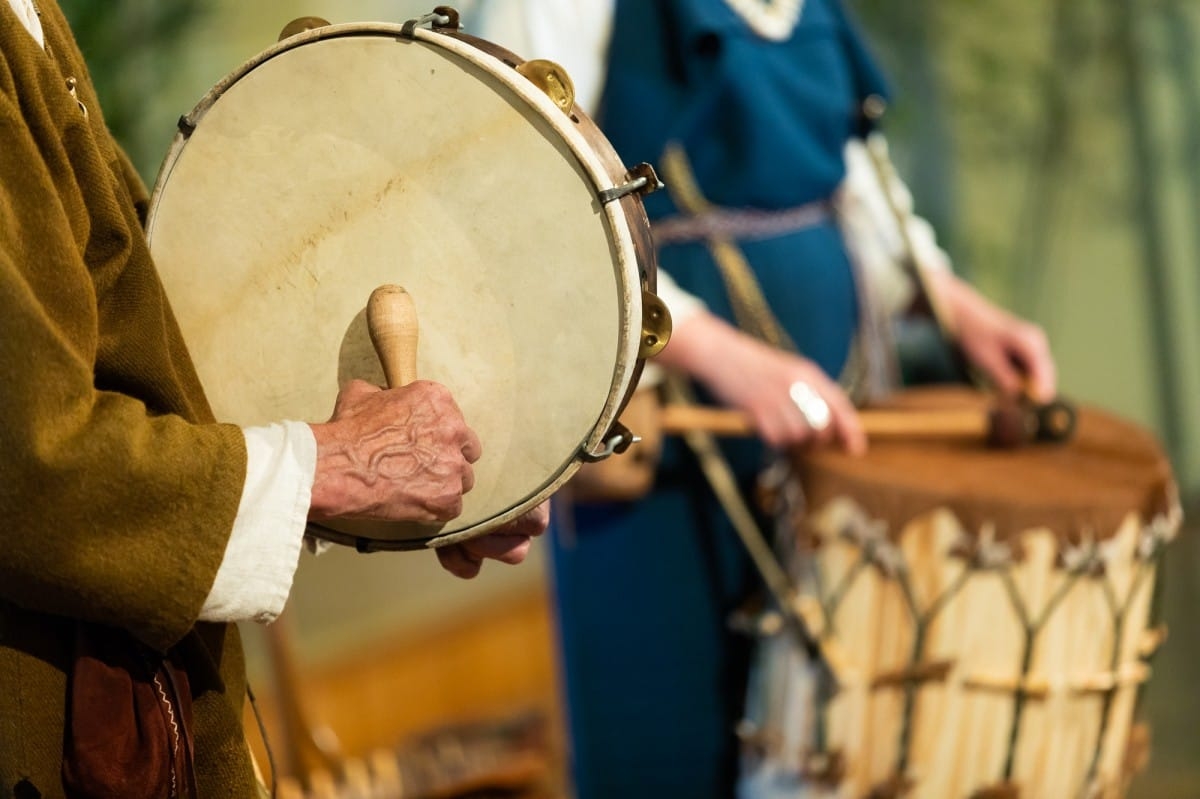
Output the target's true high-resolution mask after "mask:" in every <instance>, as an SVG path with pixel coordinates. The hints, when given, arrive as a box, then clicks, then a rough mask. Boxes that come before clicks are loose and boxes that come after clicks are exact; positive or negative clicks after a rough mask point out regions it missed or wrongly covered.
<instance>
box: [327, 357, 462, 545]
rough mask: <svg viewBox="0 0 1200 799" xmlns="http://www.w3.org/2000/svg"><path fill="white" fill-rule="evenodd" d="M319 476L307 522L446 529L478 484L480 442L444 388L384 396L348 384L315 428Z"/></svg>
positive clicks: (412, 388) (423, 386) (428, 386)
mask: <svg viewBox="0 0 1200 799" xmlns="http://www.w3.org/2000/svg"><path fill="white" fill-rule="evenodd" d="M311 427H312V430H313V435H314V437H315V438H316V440H317V470H316V476H315V479H314V481H313V490H312V501H311V507H310V510H309V516H310V518H313V519H329V518H334V517H347V518H357V519H376V520H379V521H397V522H446V521H450V520H451V519H453V518H455V517H456V516H458V515H459V514H460V513H462V507H463V494H465V493H466V492H467V491H470V490H471V487H472V486H474V484H475V474H474V471H473V470H472V468H471V464H472V463H474V462H475V461H477V460H479V456H480V454H481V452H482V447H481V446H480V443H479V437H478V436H476V435H475V432H474V431H473V430H471V428H470V427H468V426H467V423H466V421H464V419H463V416H462V412H461V411H460V410H459V408H458V405H457V404H456V403H455V402H454V398H453V397H451V396H450V391H449V390H448V389H447V388H446V387H445V386H443V385H441V384H439V383H433V382H430V381H428V380H417V381H415V382H412V383H409V384H408V385H405V386H402V387H400V388H391V389H380V388H379V387H377V386H372V385H370V384H369V383H365V382H363V381H361V380H355V381H351V382H350V383H349V384H348V385H347V386H346V387H345V388H343V389H342V390H341V391H340V392H339V393H338V397H337V402H336V404H335V406H334V410H333V416H332V418H330V420H329V421H328V422H326V423H324V424H313V425H311Z"/></svg>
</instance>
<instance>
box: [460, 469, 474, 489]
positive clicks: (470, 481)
mask: <svg viewBox="0 0 1200 799" xmlns="http://www.w3.org/2000/svg"><path fill="white" fill-rule="evenodd" d="M474 487H475V470H474V469H472V468H471V465H470V464H469V463H468V464H465V465H463V476H462V492H463V493H464V494H465V493H467V492H468V491H470V490H471V489H472V488H474Z"/></svg>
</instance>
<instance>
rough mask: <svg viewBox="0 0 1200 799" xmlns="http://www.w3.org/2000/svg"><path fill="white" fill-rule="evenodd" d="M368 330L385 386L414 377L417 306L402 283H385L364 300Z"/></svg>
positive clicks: (415, 370)
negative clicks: (381, 368)
mask: <svg viewBox="0 0 1200 799" xmlns="http://www.w3.org/2000/svg"><path fill="white" fill-rule="evenodd" d="M367 330H368V332H369V333H370V335H371V343H372V344H374V345H375V352H376V354H378V355H379V362H380V363H381V364H383V374H384V377H386V378H387V384H388V388H396V387H397V386H403V385H406V384H408V383H411V382H412V381H414V380H416V379H417V334H418V325H417V308H416V306H415V305H414V304H413V299H412V295H411V294H409V293H408V292H407V291H405V290H404V289H403V288H402V287H401V286H395V285H384V286H380V287H379V288H377V289H375V290H374V291H372V292H371V296H370V298H369V299H368V300H367Z"/></svg>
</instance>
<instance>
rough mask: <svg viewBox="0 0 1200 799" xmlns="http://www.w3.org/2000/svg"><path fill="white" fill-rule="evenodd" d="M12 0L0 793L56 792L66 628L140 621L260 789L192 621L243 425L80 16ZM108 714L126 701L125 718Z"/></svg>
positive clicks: (2, 156) (207, 631)
mask: <svg viewBox="0 0 1200 799" xmlns="http://www.w3.org/2000/svg"><path fill="white" fill-rule="evenodd" d="M39 5H40V8H41V17H42V24H43V27H44V29H45V36H46V47H45V49H43V48H42V47H39V46H38V44H37V42H35V41H34V39H33V38H32V37H31V36H30V35H29V33H28V32H27V31H26V29H25V28H24V27H23V26H22V24H21V22H20V21H19V20H18V19H17V17H16V15H15V14H14V13H13V12H12V10H11V9H10V8H9V6H8V4H7V3H0V381H2V382H0V796H17V797H39V796H40V797H59V796H63V794H64V788H63V780H62V772H63V767H62V762H63V750H64V739H65V732H64V730H65V727H66V725H67V724H68V713H69V707H70V706H69V699H68V693H69V692H68V685H69V680H70V674H71V671H72V657H73V655H72V652H73V650H72V647H73V641H75V639H76V637H77V634H78V633H79V631H80V630H91V631H92V632H99V633H100V634H103V635H107V634H109V633H111V636H110V637H111V638H112V639H113V640H123V639H122V636H123V635H124V634H125V633H127V634H129V636H130V637H131V638H132V639H136V640H138V641H141V642H142V643H144V644H145V645H147V647H148V648H149V650H150V651H154V652H159V653H167V652H168V651H169V653H170V656H171V658H172V660H173V662H175V663H176V664H177V665H178V666H179V667H181V669H182V670H183V671H184V672H185V675H186V680H185V681H184V685H185V690H187V691H188V693H190V695H191V698H192V706H193V721H192V725H191V736H192V744H193V746H194V755H195V771H196V776H197V787H198V793H199V795H200V796H201V797H214V798H215V797H220V799H227V797H250V796H255V795H256V788H255V781H254V776H253V771H252V766H251V764H250V759H249V755H248V752H247V747H246V743H245V739H244V735H243V730H242V709H243V697H244V694H245V683H244V673H243V671H244V667H243V661H242V655H241V647H240V644H239V641H238V637H237V632H236V629H235V628H234V627H232V626H226V625H213V624H201V623H197V615H198V613H199V611H200V608H201V605H202V604H203V602H204V600H205V598H206V597H207V595H208V592H209V590H210V588H211V586H212V582H213V578H214V576H215V574H216V571H217V568H218V566H219V565H220V562H221V559H222V557H223V555H224V551H225V545H226V542H227V539H228V536H229V533H230V530H231V528H232V524H233V519H234V516H235V515H236V512H237V506H238V500H239V498H240V495H241V489H242V484H243V482H244V479H245V464H246V452H245V444H244V439H243V437H242V434H241V432H240V431H239V430H238V428H237V427H235V426H231V425H220V424H215V423H213V420H212V416H211V412H210V411H209V409H208V406H207V404H206V401H205V399H204V395H203V392H202V390H201V387H200V384H199V381H198V379H197V377H196V375H195V373H194V369H193V367H192V365H191V362H190V360H189V358H188V355H187V352H186V349H185V347H184V343H183V341H182V338H181V335H180V333H179V330H178V328H177V326H176V324H175V321H174V319H173V317H172V314H171V310H170V308H169V306H168V303H167V299H166V297H164V295H163V290H162V287H161V285H160V283H159V280H158V278H157V275H156V273H155V270H154V266H153V264H152V262H151V259H150V254H149V251H148V249H147V244H146V241H145V238H144V236H143V233H142V229H141V223H142V221H143V220H142V218H141V215H142V214H144V212H145V209H146V203H147V197H146V192H145V189H144V187H143V186H142V185H141V184H140V182H139V181H138V179H137V177H136V176H135V174H134V172H133V170H132V168H131V166H130V164H129V162H128V161H127V159H126V158H125V157H124V155H123V154H122V153H121V152H120V151H119V149H118V147H117V146H116V145H115V144H114V142H113V140H112V138H111V136H110V135H109V133H108V131H107V129H106V127H105V124H104V120H103V118H102V116H101V113H100V108H99V105H98V103H97V100H96V96H95V93H94V91H93V88H92V86H91V82H90V80H89V77H88V74H87V70H86V68H85V66H84V63H83V59H82V56H81V55H80V53H79V51H78V49H77V47H76V45H75V43H74V41H73V38H72V36H71V33H70V31H69V29H68V26H67V23H66V21H65V19H64V18H63V16H62V13H61V11H60V10H59V9H58V7H57V6H56V4H55V3H54V2H53V1H52V0H40V3H39ZM113 723H115V720H114V722H113Z"/></svg>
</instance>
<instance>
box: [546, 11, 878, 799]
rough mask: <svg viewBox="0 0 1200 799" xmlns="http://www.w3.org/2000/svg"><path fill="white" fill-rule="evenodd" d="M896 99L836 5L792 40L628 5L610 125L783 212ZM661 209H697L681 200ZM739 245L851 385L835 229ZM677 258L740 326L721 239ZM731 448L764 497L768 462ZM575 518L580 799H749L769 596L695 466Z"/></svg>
mask: <svg viewBox="0 0 1200 799" xmlns="http://www.w3.org/2000/svg"><path fill="white" fill-rule="evenodd" d="M883 93H884V87H883V82H882V79H881V76H880V75H879V73H878V71H877V70H876V68H875V66H874V65H873V63H872V62H871V60H870V58H869V57H868V56H867V54H866V52H865V50H864V48H863V45H862V43H861V42H860V40H859V39H858V37H857V34H856V33H855V32H854V30H853V29H852V28H851V27H850V25H849V24H848V22H847V20H846V17H845V15H844V13H843V11H842V9H841V8H840V7H839V6H838V5H837V3H836V0H807V3H806V5H805V8H804V14H803V17H802V19H801V22H800V24H799V25H798V27H797V28H796V30H795V32H794V34H793V36H792V37H791V39H790V40H789V41H786V42H782V43H771V42H767V41H765V40H763V39H762V38H760V37H758V36H756V35H755V34H754V33H753V32H752V31H751V30H750V29H749V28H748V27H746V25H745V24H744V23H743V22H742V21H741V19H740V18H739V17H738V16H737V15H736V14H735V13H734V12H733V11H731V10H730V9H729V8H728V7H727V6H726V5H725V4H724V3H723V2H722V0H656V1H654V2H652V1H651V0H618V3H617V14H616V19H615V24H614V30H613V41H612V47H611V51H610V65H609V68H608V75H607V81H606V86H605V93H604V97H603V101H602V107H601V112H600V114H599V115H598V119H599V122H600V124H601V126H602V128H603V129H604V131H605V133H606V134H607V135H608V137H609V138H610V140H611V141H612V143H613V145H614V146H615V147H616V149H617V151H618V153H619V154H620V155H621V157H622V158H623V160H624V161H625V162H626V163H637V162H639V161H650V162H652V163H657V162H658V161H659V159H660V156H661V155H662V153H663V151H664V149H665V148H666V146H667V145H668V143H675V144H678V145H680V146H682V148H683V149H684V151H685V152H686V153H687V155H688V158H689V160H690V161H691V164H692V167H693V169H694V172H695V176H696V179H697V182H698V184H699V187H700V190H701V192H702V193H703V194H704V195H705V197H706V199H707V200H708V201H710V202H712V203H714V204H716V205H720V206H728V207H736V208H757V209H766V210H770V209H782V208H791V207H794V206H799V205H802V204H805V203H808V202H810V201H813V200H819V199H823V198H828V197H829V196H830V195H831V194H832V193H833V192H834V190H835V189H836V187H837V186H838V184H839V183H840V182H841V181H842V179H843V177H844V174H845V167H844V164H843V158H842V150H843V147H844V145H845V143H846V140H847V139H848V138H849V137H851V136H854V135H859V134H861V133H862V132H863V127H862V126H863V121H862V116H861V113H860V108H861V105H862V100H863V98H865V97H867V96H868V95H870V94H883ZM647 211H648V213H649V215H650V217H651V219H655V218H662V217H665V216H671V215H675V214H678V213H679V209H677V208H676V207H675V206H674V203H673V201H672V198H671V197H670V196H669V194H668V192H665V191H663V192H658V193H657V194H654V195H651V196H650V197H648V198H647ZM739 246H740V247H741V249H742V251H743V252H744V254H745V255H746V257H747V259H748V261H749V263H750V264H751V266H752V268H753V270H754V272H755V275H756V277H757V278H758V281H759V282H760V285H761V286H762V289H763V293H764V294H765V296H766V297H768V298H769V301H770V303H771V305H772V309H773V311H774V313H775V315H776V316H777V317H778V319H779V320H780V322H781V323H782V325H783V327H784V328H785V329H786V331H787V332H788V333H789V335H790V336H791V338H792V340H793V341H794V342H795V343H796V345H797V346H798V348H799V349H800V350H801V351H802V352H803V353H804V354H805V355H806V356H807V357H809V358H811V359H813V360H814V361H816V362H817V363H818V364H820V366H821V367H822V368H823V369H825V370H826V371H827V372H828V373H829V374H832V375H837V374H838V373H839V372H840V370H841V369H842V366H843V364H844V362H845V360H846V357H847V354H848V351H849V348H850V343H851V339H852V337H853V334H854V331H855V328H856V324H857V318H858V307H857V292H856V290H855V287H854V280H853V275H852V270H851V268H850V264H849V261H848V259H847V254H846V251H845V247H844V245H843V242H842V239H841V236H840V233H839V231H838V229H837V227H836V225H835V224H834V223H833V222H832V221H827V222H824V223H822V224H818V225H815V226H812V227H808V228H805V229H803V230H800V231H796V232H792V233H788V234H786V235H781V236H777V237H774V238H769V239H758V240H753V241H744V242H740V243H739ZM659 257H660V265H661V267H662V268H663V269H665V270H666V271H668V272H670V274H671V275H672V276H673V277H674V278H675V279H676V280H677V281H678V282H679V283H680V285H681V286H683V287H684V288H685V289H687V290H689V291H691V292H692V293H694V294H697V295H698V296H700V297H701V298H702V299H704V300H705V301H706V302H707V303H708V305H709V308H710V309H711V310H713V311H714V312H715V313H717V314H719V315H721V316H723V317H725V318H726V319H732V318H733V317H732V312H731V309H730V303H729V300H728V298H727V297H726V295H725V291H724V289H723V283H722V280H721V276H720V273H719V271H718V269H717V267H716V265H715V264H714V262H713V260H712V258H711V257H710V255H709V252H708V250H707V248H706V247H705V246H704V245H703V244H700V243H697V244H681V245H676V246H668V247H663V248H662V249H661V251H660V253H659ZM727 452H728V453H729V454H730V456H731V458H732V460H733V462H734V464H735V466H736V469H737V471H738V473H739V476H740V477H741V479H742V480H743V481H744V483H745V485H746V486H747V488H748V487H749V485H750V483H751V482H752V480H753V477H754V475H755V473H756V471H757V470H758V468H759V466H760V465H761V463H762V452H761V448H760V447H759V446H758V445H757V444H755V443H752V442H744V443H742V444H738V445H730V446H728V447H727ZM573 516H574V518H573V519H572V520H569V521H568V522H567V523H564V524H562V525H560V526H558V527H557V528H556V529H555V531H554V535H553V536H552V541H553V553H554V554H553V566H554V582H555V591H556V595H557V600H558V609H559V624H560V632H561V638H562V657H563V671H564V674H565V676H566V686H567V700H568V712H569V725H570V732H571V740H572V747H573V758H574V762H573V770H574V777H575V780H576V785H577V791H578V799H615V797H621V799H634V798H636V797H643V796H644V797H647V798H648V799H649V797H654V798H655V799H669V798H670V797H681V798H683V797H686V799H703V798H704V797H730V796H732V795H733V790H734V788H733V785H734V779H735V775H736V757H737V746H736V740H735V737H734V734H733V730H734V726H735V724H736V722H737V720H738V718H739V717H740V714H741V710H742V699H743V695H744V687H745V683H746V678H747V668H748V662H749V651H750V642H749V641H748V640H747V639H745V638H743V637H741V636H739V635H738V634H736V633H731V632H730V631H729V629H728V625H727V621H728V617H729V615H730V613H731V612H732V611H734V610H735V609H736V608H738V607H739V606H740V605H741V604H742V603H743V602H744V601H745V600H746V599H747V597H748V596H749V595H751V594H752V593H753V592H754V591H755V590H756V589H757V587H758V581H757V579H756V576H755V574H754V573H753V571H752V569H751V568H750V564H749V561H748V558H747V557H746V556H745V554H744V552H743V550H742V548H741V545H740V544H739V543H738V540H737V538H736V536H735V535H734V533H733V532H732V530H731V529H730V527H729V525H728V523H727V522H726V521H725V519H724V517H723V515H722V512H721V510H720V507H719V506H718V505H717V504H716V502H715V500H714V499H713V497H712V495H711V491H710V490H709V489H708V488H707V486H706V484H705V483H704V481H703V478H702V477H701V476H700V474H699V471H698V469H697V467H696V466H695V464H694V462H693V459H692V458H691V456H690V454H689V453H687V452H685V451H684V450H683V448H682V447H681V446H680V445H679V444H678V443H677V442H668V446H667V448H666V451H665V452H664V459H663V465H662V468H661V470H660V473H659V475H658V478H657V480H656V485H655V489H654V492H653V493H652V495H651V496H650V497H649V498H647V499H645V500H643V501H640V502H637V503H634V504H631V505H621V506H603V507H596V506H583V507H577V508H576V509H575V511H574V514H573Z"/></svg>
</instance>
